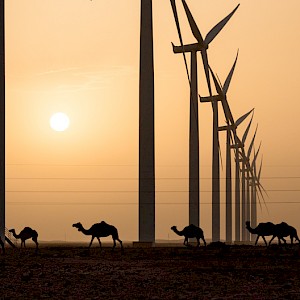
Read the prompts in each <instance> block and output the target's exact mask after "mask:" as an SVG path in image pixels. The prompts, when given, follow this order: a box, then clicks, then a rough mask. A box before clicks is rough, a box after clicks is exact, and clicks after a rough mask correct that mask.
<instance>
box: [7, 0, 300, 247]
mask: <svg viewBox="0 0 300 300" xmlns="http://www.w3.org/2000/svg"><path fill="white" fill-rule="evenodd" d="M180 2H181V1H178V0H177V5H178V11H179V18H180V22H181V26H182V33H183V39H184V42H185V43H193V42H195V39H194V37H193V36H192V34H191V32H190V28H189V26H188V23H187V20H186V16H185V14H184V11H183V8H182V5H181V3H180ZM187 3H188V5H189V7H190V10H191V11H192V13H193V15H194V18H195V20H196V22H197V24H198V27H199V29H200V31H201V33H202V35H203V37H205V35H206V34H207V33H208V31H209V30H210V29H211V28H212V27H213V26H214V25H215V24H217V23H218V22H219V21H220V20H221V19H223V18H224V17H225V16H226V15H227V14H229V12H231V11H232V10H233V9H234V8H235V6H236V5H237V4H238V3H240V7H239V8H238V10H237V11H236V13H235V14H234V16H233V17H232V18H231V20H230V21H229V22H228V24H227V25H226V26H225V27H224V29H223V30H222V31H221V32H220V33H219V35H218V36H217V37H216V38H215V39H214V40H213V41H212V43H211V44H210V46H209V49H208V57H209V62H210V65H211V66H212V68H213V70H214V71H215V72H216V73H217V74H218V76H219V78H220V80H221V81H222V82H224V81H225V79H226V77H227V74H228V72H229V70H230V68H231V66H232V64H233V62H234V59H235V56H236V53H237V51H238V50H239V57H238V61H237V65H236V69H235V72H234V76H233V79H232V81H231V85H230V87H229V91H228V94H227V96H228V102H229V104H230V107H231V110H232V113H233V116H234V118H236V119H237V118H238V117H239V116H241V115H243V114H244V113H246V112H247V111H249V110H250V109H252V108H255V113H254V119H253V125H252V127H251V130H250V133H249V137H248V141H247V142H246V148H247V147H249V141H250V140H251V138H252V136H253V134H254V130H255V126H256V125H257V124H258V132H257V136H256V143H255V147H256V148H257V147H258V145H259V143H260V142H262V146H261V152H260V156H259V158H258V161H259V162H260V161H261V159H262V156H263V169H262V174H261V183H262V185H263V186H264V188H265V189H266V190H267V191H268V197H265V201H266V206H267V208H268V210H267V209H266V207H265V206H264V205H263V206H262V209H260V208H258V221H259V222H265V221H272V222H274V223H276V222H281V221H286V222H287V223H289V224H291V225H292V226H294V227H296V228H299V229H300V220H299V217H298V214H297V213H296V212H297V211H298V210H299V208H300V200H299V195H300V188H299V185H300V161H299V139H298V137H299V134H298V127H299V112H300V104H299V99H298V98H299V96H298V94H299V93H298V91H299V88H298V86H299V79H300V75H299V69H300V61H299V53H300V43H299V41H300V22H299V13H298V12H299V9H300V3H299V1H298V0H290V1H287V2H285V3H284V4H283V3H282V2H281V1H272V0H265V1H258V0H252V1H246V0H240V1H235V0H234V1H223V0H210V1H199V0H188V1H187ZM139 25H140V1H137V0H135V1H134V0H122V1H121V0H118V1H101V0H93V1H89V0H26V1H23V0H9V1H6V2H5V26H6V28H5V41H6V46H5V48H6V227H8V228H15V229H16V231H17V232H18V231H20V230H21V229H23V228H24V227H25V226H30V227H32V228H34V229H36V230H37V231H38V232H39V238H40V240H62V241H79V240H81V241H88V240H89V238H88V237H86V236H83V235H82V234H81V233H79V232H78V231H77V230H75V229H74V228H72V224H73V223H77V222H81V223H82V224H83V226H84V227H85V228H89V227H90V226H91V225H92V224H94V223H97V222H99V221H101V220H105V221H106V222H107V223H110V224H113V225H115V226H116V227H117V228H118V230H119V234H120V238H121V239H123V240H131V241H134V240H137V239H138V111H139V108H138V101H139V99H138V95H139V93H138V87H139V30H140V28H139ZM153 26H154V72H155V156H156V157H155V159H156V203H157V205H156V239H176V238H177V236H176V235H175V234H174V232H172V231H171V230H170V227H171V226H173V225H177V226H178V228H179V229H181V228H182V227H184V226H186V225H188V131H189V84H188V81H187V77H186V73H185V68H184V62H183V58H182V56H181V55H178V54H176V55H175V54H173V52H172V47H171V42H173V43H175V44H179V39H178V35H177V31H176V26H175V23H174V19H173V15H172V10H171V6H170V1H168V0H164V1H162V0H154V1H153ZM198 76H199V82H198V85H199V93H200V94H201V95H203V96H207V94H208V91H207V88H206V83H205V80H204V74H203V67H202V64H201V59H200V57H199V59H198ZM58 111H62V112H64V113H66V114H67V115H68V116H69V118H70V126H69V128H68V129H67V130H66V131H64V132H56V131H54V130H53V129H51V127H50V125H49V119H50V117H51V115H52V114H53V113H55V112H58ZM199 121H200V125H199V126H200V189H201V191H200V201H201V204H200V206H201V207H200V226H201V228H202V229H203V230H204V233H205V236H206V237H207V238H208V239H209V238H210V237H211V179H210V178H211V168H212V167H211V161H212V110H211V105H209V104H207V103H201V104H199ZM224 121H225V118H224V116H223V115H222V114H221V113H220V120H219V122H220V125H224V124H223V123H224ZM245 128H246V123H245V124H244V125H241V128H239V130H238V133H239V135H242V134H243V131H244V130H245ZM247 143H248V144H247ZM220 144H221V151H222V157H223V169H222V170H221V178H222V180H221V190H222V193H221V203H222V204H221V224H222V225H223V224H224V220H225V212H224V201H225V193H224V191H225V185H224V177H225V174H224V172H225V169H224V166H225V134H221V135H220ZM224 237H225V227H224V226H222V228H221V238H224ZM105 240H106V239H104V241H105ZM108 240H109V239H108Z"/></svg>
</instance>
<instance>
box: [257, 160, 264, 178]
mask: <svg viewBox="0 0 300 300" xmlns="http://www.w3.org/2000/svg"><path fill="white" fill-rule="evenodd" d="M262 163H263V157H262V158H261V162H260V167H259V171H258V175H257V179H258V181H260V174H261V168H262Z"/></svg>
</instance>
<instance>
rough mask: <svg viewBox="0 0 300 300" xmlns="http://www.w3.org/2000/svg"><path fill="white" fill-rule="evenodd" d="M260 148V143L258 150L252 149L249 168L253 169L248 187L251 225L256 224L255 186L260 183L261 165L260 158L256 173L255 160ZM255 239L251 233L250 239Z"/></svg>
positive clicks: (254, 225)
mask: <svg viewBox="0 0 300 300" xmlns="http://www.w3.org/2000/svg"><path fill="white" fill-rule="evenodd" d="M259 150H260V145H259V147H258V150H257V151H255V150H254V158H253V160H252V162H251V169H252V170H253V175H254V176H252V177H251V181H250V187H251V202H250V205H251V224H253V225H252V226H253V227H256V226H257V197H256V194H257V186H258V185H259V184H260V174H261V167H262V160H261V164H260V169H259V172H258V174H257V172H256V161H257V156H258V153H259ZM254 239H255V237H254V236H253V235H251V237H250V240H251V241H253V240H254Z"/></svg>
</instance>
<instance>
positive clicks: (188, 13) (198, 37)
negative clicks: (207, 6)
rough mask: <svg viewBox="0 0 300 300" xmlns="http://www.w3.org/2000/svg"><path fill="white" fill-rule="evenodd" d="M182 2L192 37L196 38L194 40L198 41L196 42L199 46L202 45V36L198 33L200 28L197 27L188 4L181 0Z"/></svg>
mask: <svg viewBox="0 0 300 300" xmlns="http://www.w3.org/2000/svg"><path fill="white" fill-rule="evenodd" d="M182 4H183V7H184V10H185V13H186V16H187V18H188V21H189V24H190V27H191V30H192V33H193V35H194V37H195V38H196V40H197V41H198V43H199V44H200V45H201V46H204V42H203V38H202V35H201V33H200V30H199V28H198V26H197V24H196V22H195V20H194V17H193V15H192V13H191V11H190V9H189V7H188V5H187V4H186V2H185V0H182Z"/></svg>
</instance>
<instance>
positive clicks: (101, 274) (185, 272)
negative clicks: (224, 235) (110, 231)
mask: <svg viewBox="0 0 300 300" xmlns="http://www.w3.org/2000/svg"><path fill="white" fill-rule="evenodd" d="M0 268H1V272H0V276H1V287H0V290H1V296H0V297H1V299H43V298H49V299H300V278H299V277H300V248H299V245H298V244H297V245H293V246H292V245H288V246H278V245H273V246H270V247H268V248H267V247H265V246H263V245H260V246H250V245H230V246H229V245H226V246H225V247H222V246H221V247H217V246H213V245H208V246H207V247H206V248H205V247H203V245H202V246H201V247H200V248H198V249H197V248H195V247H189V248H187V247H184V246H178V245H176V246H172V245H164V246H163V245H156V246H155V247H152V248H139V247H132V244H125V247H124V252H123V253H122V252H121V250H120V248H119V246H118V247H117V248H116V249H115V251H113V252H112V251H111V245H110V244H107V245H105V247H103V249H102V251H100V249H99V247H97V245H96V243H95V246H94V247H92V248H91V250H90V251H88V250H87V245H82V244H81V245H74V244H70V245H67V244H62V245H58V244H51V245H47V244H44V245H41V246H40V249H39V251H38V253H37V254H36V253H35V251H34V248H32V247H30V246H29V247H27V248H26V249H19V248H18V249H12V248H9V247H7V248H6V253H5V255H3V254H1V256H0Z"/></svg>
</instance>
